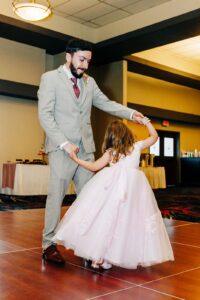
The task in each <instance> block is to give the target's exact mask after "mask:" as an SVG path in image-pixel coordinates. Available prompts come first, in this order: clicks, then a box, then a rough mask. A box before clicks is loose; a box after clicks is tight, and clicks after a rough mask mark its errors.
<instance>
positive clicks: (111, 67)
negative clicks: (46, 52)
mask: <svg viewBox="0 0 200 300" xmlns="http://www.w3.org/2000/svg"><path fill="white" fill-rule="evenodd" d="M123 70H124V62H123V61H119V62H113V63H110V64H106V65H104V66H98V67H95V68H91V69H90V71H91V72H90V74H92V76H93V77H94V78H95V80H96V82H97V84H98V85H99V87H100V89H101V90H102V91H103V92H104V93H105V94H106V95H107V96H108V97H109V99H111V100H115V101H117V102H119V103H121V104H123V102H124V101H125V100H126V99H123V97H124V95H126V93H124V92H123V89H124V86H123V72H124V71H123ZM112 119H114V117H112V116H111V115H109V114H107V113H105V112H102V111H100V110H98V109H94V110H93V113H92V124H93V130H94V137H95V144H96V149H97V151H96V157H99V156H100V155H101V145H102V142H103V137H104V134H105V129H106V126H107V124H108V123H109V122H110V121H111V120H112Z"/></svg>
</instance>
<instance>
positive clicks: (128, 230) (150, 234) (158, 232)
mask: <svg viewBox="0 0 200 300" xmlns="http://www.w3.org/2000/svg"><path fill="white" fill-rule="evenodd" d="M142 145H143V142H142V141H140V142H136V143H135V144H134V150H133V152H132V153H131V154H130V155H127V156H126V157H124V158H121V159H120V160H119V161H118V162H117V163H116V164H113V165H111V166H109V167H105V168H104V169H102V170H101V171H99V172H98V173H97V174H96V175H95V176H93V178H92V179H91V180H90V181H89V182H88V183H87V184H86V185H85V186H84V188H83V189H82V191H81V193H80V194H79V196H78V197H77V199H76V201H75V202H74V203H73V204H72V206H71V207H70V208H69V210H68V211H67V212H66V214H65V216H64V217H63V219H62V220H61V222H60V224H59V226H58V229H57V232H56V235H55V237H54V241H55V242H56V243H58V244H62V245H64V246H65V247H66V248H67V249H73V250H74V254H75V255H77V256H80V257H83V258H86V259H91V260H100V259H104V260H106V261H107V262H110V263H111V264H113V265H117V266H120V267H124V268H128V269H135V268H137V266H139V265H140V266H150V265H153V264H157V263H162V262H164V261H168V260H174V256H173V251H172V248H171V244H170V241H169V238H168V234H167V232H166V229H165V225H164V223H163V220H162V217H161V213H160V211H159V209H158V206H157V202H156V199H155V197H154V194H153V191H152V189H151V187H150V185H149V182H148V180H147V178H146V176H145V174H144V173H143V172H142V171H140V170H139V160H140V152H141V149H142V148H143V147H142Z"/></svg>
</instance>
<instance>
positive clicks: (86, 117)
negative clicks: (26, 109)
mask: <svg viewBox="0 0 200 300" xmlns="http://www.w3.org/2000/svg"><path fill="white" fill-rule="evenodd" d="M38 99H39V108H38V109H39V119H40V122H41V125H42V127H43V128H44V130H45V132H46V143H45V150H46V152H51V151H55V150H57V149H59V147H60V145H61V144H62V143H64V142H66V140H68V141H70V142H71V143H73V144H76V145H79V143H80V141H81V140H82V143H83V146H84V149H85V150H86V152H87V153H92V152H94V151H95V145H94V139H93V133H92V127H91V119H90V118H91V108H92V105H94V106H95V107H97V108H99V109H101V110H103V111H105V112H108V113H110V114H112V115H114V116H118V117H120V118H124V119H130V116H131V113H132V112H133V110H132V109H129V108H127V107H125V106H123V105H121V104H118V103H116V102H114V101H111V100H109V99H108V98H107V97H106V96H105V95H104V94H103V93H102V91H101V90H100V89H99V87H98V86H97V84H96V82H95V80H94V79H93V78H92V77H89V76H88V77H87V78H85V77H84V78H82V79H81V94H80V96H79V98H78V99H77V98H76V96H75V94H74V90H73V85H72V82H71V80H70V79H69V78H68V76H67V75H66V73H65V72H64V70H63V66H60V67H59V68H58V69H57V70H53V71H50V72H47V73H45V74H43V75H42V78H41V83H40V87H39V90H38Z"/></svg>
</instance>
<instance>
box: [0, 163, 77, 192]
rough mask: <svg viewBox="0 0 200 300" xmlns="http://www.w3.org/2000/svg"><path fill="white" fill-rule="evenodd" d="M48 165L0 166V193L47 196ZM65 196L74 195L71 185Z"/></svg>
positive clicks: (9, 164)
mask: <svg viewBox="0 0 200 300" xmlns="http://www.w3.org/2000/svg"><path fill="white" fill-rule="evenodd" d="M48 180H49V166H48V165H34V164H14V163H13V164H12V163H8V164H0V193H1V194H6V195H16V196H17V195H19V196H22V195H24V196H28V195H31V196H32V195H47V187H48ZM66 193H67V194H74V193H75V189H74V185H73V183H71V185H70V186H69V188H68V190H67V192H66Z"/></svg>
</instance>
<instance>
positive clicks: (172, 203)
mask: <svg viewBox="0 0 200 300" xmlns="http://www.w3.org/2000/svg"><path fill="white" fill-rule="evenodd" d="M154 193H155V196H156V199H157V202H158V206H159V208H160V210H161V212H162V215H163V217H164V218H172V219H175V220H183V221H189V222H200V187H170V188H167V189H166V190H155V191H154Z"/></svg>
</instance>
